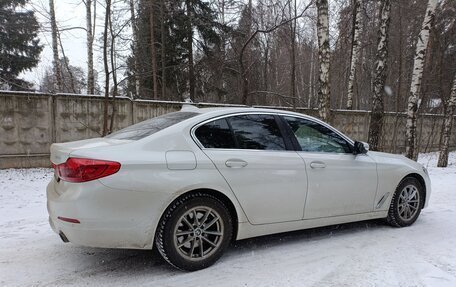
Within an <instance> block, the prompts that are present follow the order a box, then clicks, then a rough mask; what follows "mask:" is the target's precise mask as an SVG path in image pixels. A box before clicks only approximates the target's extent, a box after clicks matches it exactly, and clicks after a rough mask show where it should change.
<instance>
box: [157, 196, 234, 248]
mask: <svg viewBox="0 0 456 287" xmlns="http://www.w3.org/2000/svg"><path fill="white" fill-rule="evenodd" d="M193 193H195V194H196V193H202V194H207V195H211V196H214V197H215V198H217V199H218V200H220V201H221V202H222V203H223V205H225V207H226V208H227V209H228V212H229V213H230V217H231V220H232V222H233V237H232V239H231V241H232V242H234V241H236V238H237V235H238V227H239V215H238V212H237V210H236V207H235V205H234V203H233V202H232V201H231V199H230V198H229V197H228V196H226V195H225V194H224V193H222V192H220V191H218V190H215V189H211V188H197V189H192V190H189V191H186V192H184V193H182V194H180V195H179V196H178V197H176V198H175V199H174V200H172V201H171V202H170V203H169V204H168V205H167V206H166V208H165V209H164V211H163V213H162V215H161V216H160V220H159V221H158V224H160V222H161V221H162V219H163V215H164V214H165V213H166V210H168V208H169V207H170V206H172V205H173V204H174V203H175V202H176V201H178V200H180V199H181V198H183V197H185V196H188V195H190V194H193ZM154 237H155V235H154Z"/></svg>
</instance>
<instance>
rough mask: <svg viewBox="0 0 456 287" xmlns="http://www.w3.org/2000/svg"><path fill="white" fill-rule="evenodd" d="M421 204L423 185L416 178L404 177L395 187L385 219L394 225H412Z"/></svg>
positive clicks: (421, 206)
mask: <svg viewBox="0 0 456 287" xmlns="http://www.w3.org/2000/svg"><path fill="white" fill-rule="evenodd" d="M423 205H424V191H423V186H422V185H421V183H420V182H419V181H418V180H417V179H416V178H414V177H406V178H404V179H403V180H402V181H401V182H400V183H399V185H398V187H397V188H396V191H395V193H394V195H393V198H392V200H391V205H390V208H389V211H388V217H387V219H386V220H387V222H388V223H389V224H390V225H392V226H395V227H405V226H409V225H412V224H413V223H414V222H415V221H416V219H417V218H418V216H419V215H420V212H421V209H422V208H423Z"/></svg>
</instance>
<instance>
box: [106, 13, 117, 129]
mask: <svg viewBox="0 0 456 287" xmlns="http://www.w3.org/2000/svg"><path fill="white" fill-rule="evenodd" d="M109 32H110V34H111V47H110V56H111V57H110V62H111V71H112V83H113V85H114V87H113V90H112V99H111V107H112V112H111V122H110V124H109V131H108V133H112V131H113V129H114V118H115V115H116V112H117V108H116V103H115V100H116V96H117V93H118V83H117V67H116V53H115V51H116V36H115V33H114V30H113V28H112V18H111V15H110V16H109Z"/></svg>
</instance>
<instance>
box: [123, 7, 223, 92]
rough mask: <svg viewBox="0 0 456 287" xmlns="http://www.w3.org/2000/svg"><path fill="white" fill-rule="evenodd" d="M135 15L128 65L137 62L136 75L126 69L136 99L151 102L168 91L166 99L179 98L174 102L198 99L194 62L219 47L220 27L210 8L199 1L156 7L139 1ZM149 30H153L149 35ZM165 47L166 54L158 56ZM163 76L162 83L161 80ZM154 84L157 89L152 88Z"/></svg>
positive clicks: (195, 63)
mask: <svg viewBox="0 0 456 287" xmlns="http://www.w3.org/2000/svg"><path fill="white" fill-rule="evenodd" d="M152 2H153V3H154V6H152V5H151V3H152ZM137 14H138V20H137V23H136V24H137V36H138V45H137V49H136V51H134V55H132V57H133V58H132V60H131V63H134V59H135V57H136V59H139V61H138V67H137V68H136V69H137V71H131V68H132V67H133V66H134V65H130V68H129V69H130V71H129V73H130V74H133V75H135V76H137V78H138V81H139V86H140V87H139V95H138V96H139V97H141V98H151V95H152V94H155V93H157V94H158V91H161V94H164V91H169V92H168V93H167V94H169V95H170V96H171V95H178V96H179V98H174V100H182V98H183V97H184V95H185V97H188V96H190V97H191V98H192V97H193V96H194V95H198V94H199V93H198V92H197V91H198V90H199V87H198V79H197V77H198V74H197V73H196V70H195V66H196V65H197V61H198V60H199V59H201V58H202V57H203V56H205V55H208V54H210V53H211V51H213V50H214V49H215V48H217V47H218V46H219V45H220V35H219V33H218V28H220V24H219V23H217V21H216V16H217V15H216V13H215V11H213V9H212V7H211V6H210V4H209V3H208V2H207V1H202V0H178V1H174V0H173V1H171V0H163V2H160V3H159V1H151V0H140V2H139V5H138V11H137ZM151 21H152V22H151ZM151 27H154V29H153V30H154V31H153V33H151ZM152 36H153V38H154V40H153V42H154V46H153V47H152V45H151V38H152ZM163 41H164V43H163ZM165 47H166V53H162V52H163V49H164V48H165ZM153 50H154V52H152V51H153ZM198 53H199V54H198ZM152 55H155V57H156V59H155V61H152V59H151V57H152ZM154 63H155V64H154ZM165 67H166V72H165V73H163V69H164V68H165ZM154 71H155V72H154ZM153 75H155V77H156V81H154V79H153V78H154V77H153ZM163 75H165V76H166V79H162V77H163ZM132 78H133V77H132ZM132 80H133V79H132ZM154 82H155V85H158V87H154ZM164 84H165V85H166V86H165V87H164V86H163V85H164ZM160 85H162V86H160ZM130 86H133V85H130ZM153 91H156V92H155V93H154V92H153ZM157 98H159V99H164V98H163V95H157ZM166 99H168V100H171V99H173V98H170V97H166Z"/></svg>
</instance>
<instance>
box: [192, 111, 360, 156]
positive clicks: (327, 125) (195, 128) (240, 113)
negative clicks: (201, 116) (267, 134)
mask: <svg viewBox="0 0 456 287" xmlns="http://www.w3.org/2000/svg"><path fill="white" fill-rule="evenodd" d="M241 115H275V116H281V117H284V116H285V117H295V118H298V119H303V120H308V121H311V122H314V123H317V124H320V125H323V126H325V127H326V128H328V129H330V130H331V131H333V132H335V133H336V134H337V135H339V136H340V137H342V138H343V139H344V140H346V141H347V142H348V144H349V145H350V146H351V147H352V148H353V145H354V141H353V140H352V139H350V138H349V137H347V136H346V135H344V134H343V133H341V132H340V131H338V130H337V129H335V128H333V127H332V126H330V125H329V124H327V123H325V122H323V121H321V120H319V119H316V118H314V117H311V116H308V115H302V116H301V115H296V114H288V113H284V112H267V111H259V112H255V111H249V112H235V113H230V114H224V115H220V116H215V117H213V118H210V119H206V120H204V121H202V122H200V123H197V124H195V125H193V127H192V128H191V130H190V136H191V138H192V139H193V141H194V142H195V143H196V145H197V146H198V147H199V148H200V149H201V150H229V151H262V152H264V151H268V152H306V151H295V150H261V149H238V148H233V149H231V148H206V147H204V146H203V145H202V144H201V142H200V141H199V140H198V138H197V137H196V135H195V131H196V130H197V129H198V128H199V127H200V126H202V125H205V124H207V123H209V122H212V121H216V120H220V119H225V118H229V117H234V116H241ZM279 128H280V127H279ZM317 153H321V154H323V153H328V154H350V153H333V152H331V153H329V152H317Z"/></svg>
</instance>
